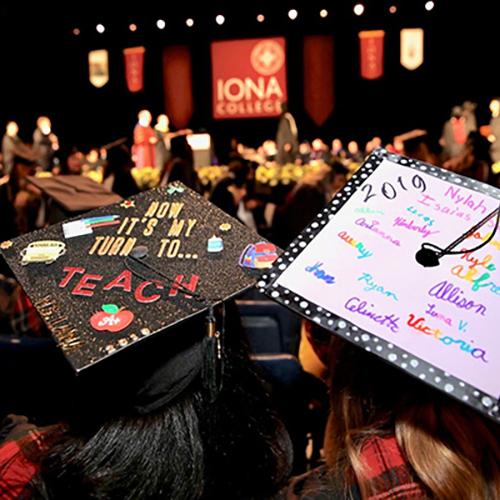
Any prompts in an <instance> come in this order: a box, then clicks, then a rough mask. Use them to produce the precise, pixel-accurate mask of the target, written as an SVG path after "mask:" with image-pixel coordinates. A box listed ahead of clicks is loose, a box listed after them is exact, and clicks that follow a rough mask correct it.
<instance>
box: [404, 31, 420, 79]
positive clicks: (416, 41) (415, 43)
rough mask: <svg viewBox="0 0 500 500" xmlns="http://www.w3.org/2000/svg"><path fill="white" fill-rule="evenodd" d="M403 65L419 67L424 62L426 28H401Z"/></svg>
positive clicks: (412, 67)
mask: <svg viewBox="0 0 500 500" xmlns="http://www.w3.org/2000/svg"><path fill="white" fill-rule="evenodd" d="M400 61H401V66H404V67H405V68H406V69H409V70H414V69H417V68H418V67H419V66H420V65H421V64H422V63H423V62H424V30H423V29H421V28H412V29H403V30H401V55H400Z"/></svg>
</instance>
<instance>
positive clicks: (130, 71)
mask: <svg viewBox="0 0 500 500" xmlns="http://www.w3.org/2000/svg"><path fill="white" fill-rule="evenodd" d="M144 52H146V49H145V48H144V47H131V48H129V49H124V51H123V54H124V56H125V77H126V79H127V88H128V90H129V91H130V92H139V91H141V90H142V89H143V87H144Z"/></svg>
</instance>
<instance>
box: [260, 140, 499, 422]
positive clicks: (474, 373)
mask: <svg viewBox="0 0 500 500" xmlns="http://www.w3.org/2000/svg"><path fill="white" fill-rule="evenodd" d="M499 206H500V190H498V189H496V188H494V187H492V186H489V185H486V184H483V183H480V182H478V181H475V180H473V179H469V178H465V177H462V176H459V175H457V174H455V173H452V172H448V171H445V170H442V169H440V168H437V167H434V166H432V165H429V164H425V163H422V162H419V161H417V160H412V159H409V158H405V157H402V156H399V155H396V154H392V153H388V152H387V151H386V150H384V149H377V150H376V151H374V152H373V153H372V154H371V155H370V156H369V157H368V158H367V159H366V160H365V162H364V164H363V165H362V167H361V168H360V169H359V170H358V171H357V172H356V173H355V174H354V175H353V177H352V178H351V180H350V181H349V182H348V183H347V185H346V186H345V187H344V189H343V190H342V191H341V192H339V193H337V195H336V196H335V197H334V199H333V200H332V201H331V203H330V204H329V205H327V206H326V207H325V208H324V209H323V210H322V211H321V212H320V213H319V214H318V215H317V216H316V218H315V219H314V220H313V221H312V222H311V223H310V224H309V226H308V227H307V228H306V229H305V230H304V231H303V232H302V233H301V234H300V235H299V236H298V237H297V238H296V239H295V240H294V241H293V243H291V244H290V246H289V247H288V248H287V249H286V251H285V252H284V254H282V255H281V257H280V258H279V259H278V260H277V261H276V262H275V264H274V267H273V268H272V269H271V270H270V272H269V273H267V274H265V275H264V276H263V278H262V280H261V281H260V282H259V286H260V287H261V289H262V290H265V291H266V293H267V294H268V295H269V296H270V297H271V298H273V299H274V300H276V301H278V302H279V303H281V304H284V305H285V306H287V307H289V308H290V309H292V310H294V311H297V312H299V313H300V314H302V315H303V316H305V317H306V318H308V319H310V320H312V321H314V322H316V323H318V324H319V325H321V326H323V327H325V328H327V329H329V330H331V331H332V332H334V333H335V334H338V335H340V336H341V337H343V338H344V339H346V340H348V341H350V342H352V343H354V344H356V345H358V346H359V347H360V348H363V349H365V350H366V351H370V352H372V353H373V354H374V355H377V356H379V357H380V358H382V359H383V360H385V361H386V362H389V363H392V364H393V365H394V366H397V367H399V368H400V369H402V370H405V371H406V372H408V373H409V374H411V375H413V376H415V377H417V378H418V379H420V380H422V381H423V382H425V383H428V384H430V385H432V386H433V387H435V388H437V389H439V390H441V391H443V392H445V393H447V394H449V395H450V396H453V397H455V398H457V399H458V400H460V401H463V402H464V403H466V404H468V405H470V406H472V407H473V408H475V409H477V410H479V411H481V412H482V413H483V414H486V415H488V416H489V417H491V418H493V419H494V420H496V421H498V422H500V410H499V396H500V336H499V331H498V328H499V326H498V325H499V324H500V272H499V271H498V268H499V267H500V232H499V231H498V219H499V212H500V209H499Z"/></svg>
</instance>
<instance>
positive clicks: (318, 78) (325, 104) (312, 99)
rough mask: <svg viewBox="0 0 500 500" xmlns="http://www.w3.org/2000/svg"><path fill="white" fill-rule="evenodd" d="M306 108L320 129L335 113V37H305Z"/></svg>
mask: <svg viewBox="0 0 500 500" xmlns="http://www.w3.org/2000/svg"><path fill="white" fill-rule="evenodd" d="M304 108H305V110H306V111H307V114H308V115H309V116H310V117H311V119H312V120H313V121H314V123H315V124H316V125H318V127H320V126H321V125H323V123H325V121H326V119H327V118H328V117H329V116H330V114H331V113H332V111H333V36H331V35H314V36H306V37H304Z"/></svg>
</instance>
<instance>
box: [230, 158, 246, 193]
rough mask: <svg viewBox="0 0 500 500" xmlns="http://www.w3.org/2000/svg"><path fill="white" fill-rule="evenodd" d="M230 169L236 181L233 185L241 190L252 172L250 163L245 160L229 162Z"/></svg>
mask: <svg viewBox="0 0 500 500" xmlns="http://www.w3.org/2000/svg"><path fill="white" fill-rule="evenodd" d="M228 168H229V172H231V174H232V176H233V179H234V180H233V184H234V185H235V186H237V187H239V188H241V187H243V186H244V185H245V184H246V183H247V181H248V175H249V174H250V172H251V170H250V166H249V165H248V162H247V161H245V160H243V159H234V160H231V161H230V162H229V165H228Z"/></svg>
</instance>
